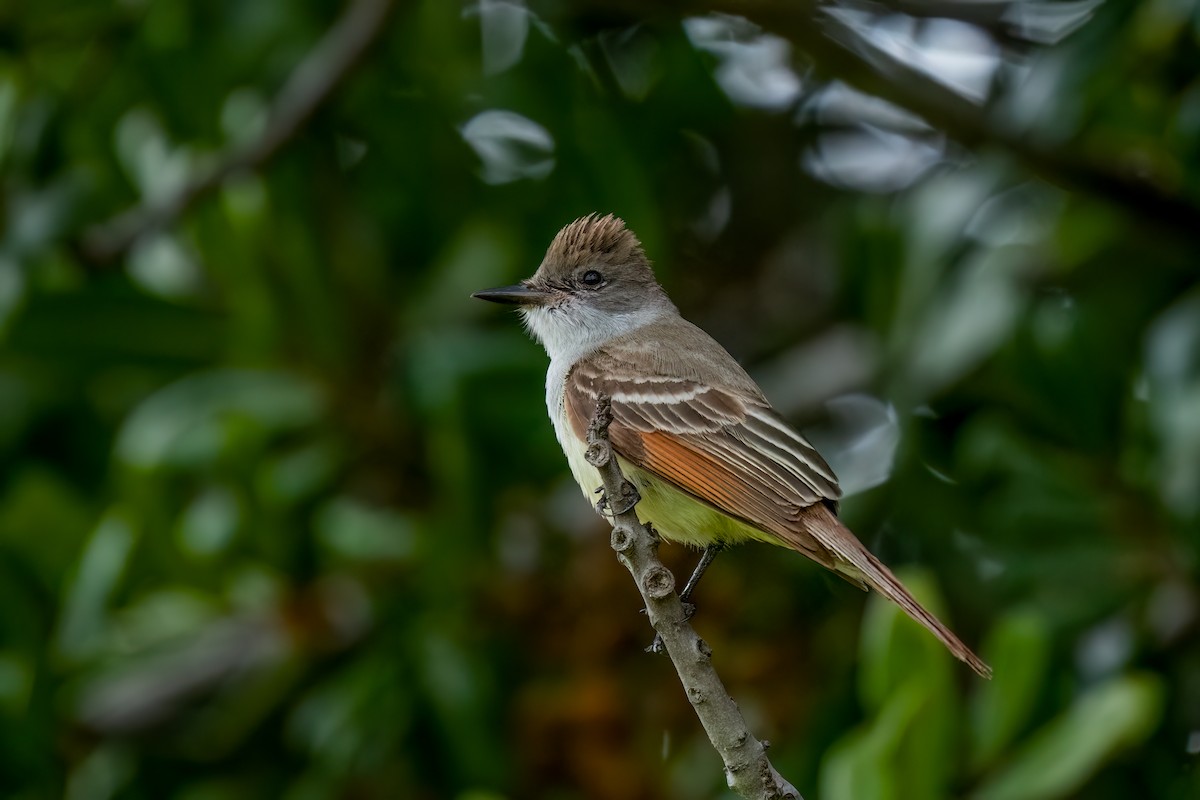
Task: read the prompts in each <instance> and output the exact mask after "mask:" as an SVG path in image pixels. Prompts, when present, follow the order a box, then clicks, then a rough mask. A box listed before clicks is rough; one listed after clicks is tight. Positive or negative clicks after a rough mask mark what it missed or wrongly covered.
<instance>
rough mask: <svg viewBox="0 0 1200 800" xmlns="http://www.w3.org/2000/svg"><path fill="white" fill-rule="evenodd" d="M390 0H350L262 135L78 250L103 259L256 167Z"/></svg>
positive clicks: (336, 79)
mask: <svg viewBox="0 0 1200 800" xmlns="http://www.w3.org/2000/svg"><path fill="white" fill-rule="evenodd" d="M392 5H393V2H392V0H353V2H352V3H351V4H350V7H349V8H348V9H347V10H346V12H345V14H343V15H342V17H341V18H340V19H339V20H338V21H337V23H335V24H334V26H333V27H332V28H330V29H329V32H328V33H326V34H325V36H324V37H322V39H321V40H320V41H319V42H318V43H317V44H316V46H315V47H313V49H312V50H311V51H309V53H308V55H306V56H305V57H304V60H303V61H301V62H300V63H299V64H298V65H297V66H296V68H295V69H294V70H293V71H292V74H291V75H289V76H288V80H287V82H286V83H285V84H284V85H283V88H282V89H280V91H279V94H278V95H276V97H275V102H274V103H273V104H272V106H271V114H270V117H269V118H268V121H267V125H266V127H265V128H264V130H263V132H262V135H261V136H259V137H258V138H257V139H254V140H252V141H250V142H248V143H246V144H245V145H243V146H241V147H238V148H235V149H233V150H232V151H230V152H228V153H226V154H225V155H224V156H222V157H221V158H219V159H218V160H217V163H216V164H215V165H214V166H213V167H212V168H211V169H208V170H205V171H203V172H201V173H200V174H199V175H196V176H195V177H193V178H192V180H190V181H189V182H188V183H186V184H185V185H184V186H182V187H180V188H179V189H178V190H176V191H175V192H174V193H173V194H171V195H169V196H167V197H165V198H163V199H162V200H158V201H147V202H146V203H144V204H143V205H140V206H135V207H134V208H131V209H129V210H127V211H124V212H122V213H120V214H118V215H117V216H115V217H113V218H112V219H110V220H108V221H107V222H104V223H102V224H100V225H97V226H96V227H94V228H92V229H91V230H89V231H87V233H86V234H85V235H84V238H83V248H82V249H83V253H84V255H85V257H87V258H88V259H89V260H92V261H97V262H109V261H112V260H114V259H116V258H119V257H120V256H121V255H123V254H124V253H125V252H126V251H127V250H129V248H130V247H132V246H133V244H134V243H135V242H136V241H137V240H138V239H140V238H141V237H143V236H145V235H147V234H150V233H155V232H157V231H160V230H162V229H163V228H165V227H166V226H168V225H170V224H171V223H172V222H174V221H175V220H176V219H177V218H178V217H179V216H180V215H181V214H182V213H183V212H184V211H185V210H186V209H187V208H188V207H189V206H190V205H191V204H192V203H194V202H195V201H196V200H198V199H199V198H201V197H203V196H205V195H207V194H209V193H210V192H212V191H213V190H214V189H216V188H218V187H219V186H220V185H221V184H222V183H223V182H224V181H225V180H226V179H228V178H230V177H231V176H234V175H237V174H238V173H241V172H248V171H250V170H253V169H256V168H258V167H260V166H262V165H263V164H265V163H266V162H267V161H268V160H270V159H271V157H272V156H274V155H275V154H276V153H277V152H279V150H280V149H281V148H282V147H283V146H284V145H285V144H287V142H288V141H289V140H291V139H292V137H294V136H295V135H296V134H297V133H298V132H299V131H300V129H301V128H302V127H303V126H304V124H305V123H306V122H308V120H309V119H310V118H311V117H312V116H313V114H314V113H315V112H316V110H317V109H318V108H320V107H321V105H322V104H324V103H325V102H326V101H327V100H328V99H329V98H330V97H331V96H332V95H333V93H334V90H335V89H337V87H338V85H339V84H341V83H342V81H343V80H345V78H346V77H347V76H348V75H349V74H350V72H351V70H352V68H353V67H354V65H355V64H356V63H358V60H359V58H360V57H361V56H362V55H363V54H364V53H365V52H366V51H367V48H369V47H370V46H371V44H372V43H373V42H374V41H375V40H376V39H377V38H378V37H379V35H380V33H382V32H383V28H384V24H383V23H384V21H385V20H386V19H387V16H388V14H389V13H390V12H391V10H392Z"/></svg>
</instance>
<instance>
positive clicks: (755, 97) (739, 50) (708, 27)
mask: <svg viewBox="0 0 1200 800" xmlns="http://www.w3.org/2000/svg"><path fill="white" fill-rule="evenodd" d="M683 28H684V31H685V32H686V33H687V36H688V38H689V39H690V40H691V42H692V44H693V46H695V47H696V49H698V50H703V51H705V52H707V53H711V54H712V55H714V56H716V57H717V58H718V60H719V61H720V64H719V66H718V67H717V71H716V79H717V83H718V84H720V86H721V89H722V90H723V91H724V92H725V94H727V95H728V96H729V99H730V100H732V101H733V102H735V103H737V104H738V105H743V106H748V107H751V108H762V109H766V110H775V111H777V110H781V109H784V108H787V107H789V106H791V105H792V104H793V103H795V102H796V99H797V98H798V97H799V96H800V88H801V84H800V76H799V75H797V74H796V72H795V70H793V69H792V67H791V56H792V48H791V45H790V44H789V43H788V42H787V41H786V40H785V39H781V38H779V37H778V36H774V35H772V34H769V33H762V32H761V31H760V30H759V29H758V28H757V27H756V26H754V25H752V24H750V23H749V22H747V21H746V20H744V19H739V18H737V17H729V16H724V15H711V16H707V17H689V18H688V19H685V20H684V21H683Z"/></svg>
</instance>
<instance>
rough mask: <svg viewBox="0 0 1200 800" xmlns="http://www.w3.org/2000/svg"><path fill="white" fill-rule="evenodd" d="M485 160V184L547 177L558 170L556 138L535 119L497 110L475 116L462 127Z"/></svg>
mask: <svg viewBox="0 0 1200 800" xmlns="http://www.w3.org/2000/svg"><path fill="white" fill-rule="evenodd" d="M460 133H461V134H462V137H463V139H464V140H465V141H466V143H467V144H468V145H470V146H471V149H472V150H474V151H475V152H476V154H478V156H479V158H480V159H481V160H482V161H483V174H482V175H481V177H482V178H483V181H484V182H485V183H491V184H502V183H512V182H513V181H517V180H521V179H522V178H532V179H540V178H545V177H546V176H547V175H549V174H550V173H551V172H553V171H554V138H553V137H552V136H551V135H550V132H549V131H547V130H546V129H545V128H543V127H542V126H541V125H539V124H537V123H536V122H534V121H533V120H531V119H529V118H527V117H523V116H521V115H520V114H517V113H515V112H512V111H504V110H499V109H493V110H490V111H483V112H481V113H479V114H476V115H475V116H474V117H472V118H471V119H470V120H469V121H468V122H467V124H465V125H463V126H462V129H461V130H460Z"/></svg>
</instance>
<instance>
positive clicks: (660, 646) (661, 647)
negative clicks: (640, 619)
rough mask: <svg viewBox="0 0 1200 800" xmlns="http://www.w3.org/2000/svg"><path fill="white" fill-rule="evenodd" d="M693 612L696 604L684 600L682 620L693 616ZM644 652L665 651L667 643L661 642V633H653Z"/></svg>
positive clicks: (694, 612) (655, 652)
mask: <svg viewBox="0 0 1200 800" xmlns="http://www.w3.org/2000/svg"><path fill="white" fill-rule="evenodd" d="M642 613H643V614H644V613H646V609H642ZM695 614H696V604H695V603H689V602H687V601H686V600H685V601H684V602H683V621H684V622H686V621H687V620H689V619H691V618H692V617H693V616H695ZM646 652H647V653H654V654H656V655H657V654H659V653H665V652H667V645H666V643H664V642H663V638H662V634H661V633H656V634H654V641H652V642H651V643H650V646H649V647H647V648H646Z"/></svg>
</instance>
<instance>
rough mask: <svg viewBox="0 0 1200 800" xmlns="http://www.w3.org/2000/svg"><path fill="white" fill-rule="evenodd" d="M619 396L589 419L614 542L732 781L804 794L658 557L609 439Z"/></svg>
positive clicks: (765, 797)
mask: <svg viewBox="0 0 1200 800" xmlns="http://www.w3.org/2000/svg"><path fill="white" fill-rule="evenodd" d="M612 419H613V417H612V403H611V401H610V399H609V398H608V397H607V396H606V395H601V396H600V399H599V400H598V401H597V403H596V412H595V415H594V416H593V417H592V422H591V424H590V425H589V426H588V436H587V441H588V450H587V460H588V463H590V464H592V465H593V466H595V467H596V468H597V469H598V470H600V475H601V477H602V478H603V479H604V496H605V498H606V500H607V505H608V510H609V513H610V514H611V517H610V522H611V523H612V526H613V532H612V548H613V550H615V551H616V552H617V559H618V560H619V561H620V562H621V563H622V564H624V565H625V568H626V569H628V570H629V573H630V574H631V575H633V579H634V582H635V583H636V584H637V587H638V591H639V592H641V594H642V599H643V600H644V601H645V603H646V613H647V614H648V615H649V617H650V624H651V625H653V626H654V630H655V631H657V632H658V635H659V636H661V637H662V642H663V644H664V645H665V646H666V651H667V655H668V656H669V657H670V659H671V663H672V664H674V665H675V671H676V672H678V673H679V680H680V682H681V683H683V688H684V690H685V691H686V692H687V697H688V700H690V701H691V703H692V707H693V708H694V709H695V710H696V716H698V717H699V718H700V724H701V725H703V726H704V731H705V733H707V734H708V738H709V741H711V742H712V745H713V747H715V748H716V750H717V753H719V754H720V756H721V760H722V761H723V762H724V763H725V777H726V780H727V781H728V783H729V788H731V789H733V791H735V792H736V793H737V794H738V795H739V796H741V797H744V798H751V799H752V800H803V798H801V797H800V793H799V792H798V791H796V789H795V787H793V786H792V785H791V784H790V783H788V782H787V780H786V779H784V778H783V776H781V775H780V774H779V773H778V772H776V771H775V768H774V767H772V766H771V762H770V761H769V760H768V759H767V745H766V743H764V742H760V741H759V740H758V739H756V738H754V736H753V735H752V734H751V733H750V731H749V730H747V728H746V720H745V719H744V718H743V717H742V712H741V711H739V710H738V707H737V704H736V703H734V702H733V698H731V697H730V696H729V693H728V692H727V691H726V690H725V686H724V685H723V684H722V683H721V679H720V677H718V676H717V673H716V670H715V669H713V665H712V649H711V648H710V647H709V646H708V644H707V643H706V642H705V641H704V640H703V639H701V638H700V637H699V636H698V635H697V634H696V631H695V630H693V629H692V626H691V624H690V623H689V622H688V615H687V614H686V613H685V611H684V608H683V603H681V602H680V600H679V595H677V594H676V593H675V577H674V576H673V575H672V574H671V572H670V571H669V570H668V569H667V568H666V567H664V566H663V564H662V562H661V561H660V560H659V558H658V541H659V539H658V536H657V535H656V534H655V533H654V532H653V531H652V530H651V529H650V528H649V526H647V525H643V524H642V523H641V522H640V521H639V520H638V518H637V514H636V513H634V510H633V509H634V506H635V505H636V504H637V502H638V499H639V498H638V494H637V490H636V489H635V488H634V487H633V485H632V484H630V483H629V482H628V481H626V480H625V476H624V475H622V474H621V468H620V467H619V466H618V465H617V460H616V459H615V458H613V451H612V445H611V443H610V442H609V439H608V427H609V425H610V424H611V423H612Z"/></svg>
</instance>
